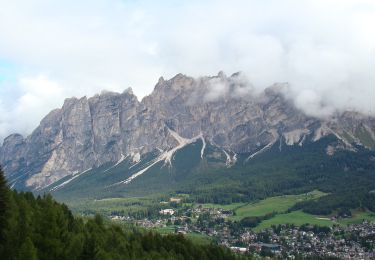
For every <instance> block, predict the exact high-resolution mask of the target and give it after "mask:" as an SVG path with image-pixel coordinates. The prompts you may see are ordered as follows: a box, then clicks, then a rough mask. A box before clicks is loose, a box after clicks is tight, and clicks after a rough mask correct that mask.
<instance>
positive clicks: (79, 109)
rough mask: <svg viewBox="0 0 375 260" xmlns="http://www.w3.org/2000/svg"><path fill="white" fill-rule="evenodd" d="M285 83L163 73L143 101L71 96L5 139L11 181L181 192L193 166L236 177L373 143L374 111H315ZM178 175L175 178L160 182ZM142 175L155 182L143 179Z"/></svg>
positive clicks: (2, 152)
mask: <svg viewBox="0 0 375 260" xmlns="http://www.w3.org/2000/svg"><path fill="white" fill-rule="evenodd" d="M287 89H288V84H285V83H283V84H274V85H273V86H270V87H269V88H267V89H265V90H264V91H262V92H261V93H259V92H256V91H254V90H253V89H252V88H251V87H249V84H248V83H247V82H246V81H244V79H243V77H242V74H241V73H235V74H233V75H231V76H230V77H228V76H226V75H225V74H224V73H223V72H220V73H219V74H218V75H216V76H212V77H200V78H192V77H189V76H185V75H182V74H178V75H176V76H175V77H173V78H171V79H170V80H164V79H163V78H160V79H159V81H158V83H157V84H156V86H155V88H154V90H153V92H152V93H151V94H150V95H149V96H146V97H144V98H143V99H142V100H141V101H139V100H138V99H137V97H136V96H135V95H134V94H133V93H132V90H131V89H127V90H125V91H124V92H123V93H121V94H120V93H113V92H102V93H101V94H98V95H95V96H93V97H90V98H87V97H82V98H75V97H73V98H68V99H66V100H65V102H64V104H63V106H62V107H61V108H59V109H55V110H53V111H51V112H50V113H49V114H48V115H47V116H45V118H43V120H42V121H41V122H40V124H39V126H38V127H37V128H36V129H35V130H34V131H33V132H32V133H31V134H30V135H29V136H27V137H23V136H22V135H20V134H12V135H10V136H8V137H7V138H5V139H4V142H3V145H2V146H1V147H0V164H1V165H2V166H3V169H4V171H5V173H6V177H7V179H8V181H9V183H10V185H11V187H13V188H17V189H20V190H32V191H36V192H38V191H43V192H46V191H47V192H58V191H60V192H62V190H64V192H67V193H69V186H72V185H73V186H74V183H76V188H75V189H70V190H71V192H73V190H75V191H77V190H79V191H82V190H85V189H87V190H96V191H98V192H99V191H100V192H101V193H103V192H104V190H107V191H111V192H112V191H116V192H117V193H118V195H119V196H121V194H125V193H126V192H128V191H129V190H132V188H131V185H132V183H133V182H137V181H138V182H139V183H141V184H142V183H143V184H142V185H143V186H142V185H141V184H139V185H135V186H134V185H133V186H134V188H133V190H134V192H136V193H142V190H143V191H144V192H147V191H150V189H151V190H154V191H157V190H158V189H159V188H160V191H162V190H163V188H162V187H164V186H163V185H162V184H161V183H159V182H165V183H167V185H168V188H171V187H174V188H175V189H177V188H181V187H182V186H178V185H177V186H176V185H175V186H173V185H174V184H176V183H177V184H178V183H179V180H180V182H181V180H185V179H186V178H187V176H189V174H191V172H192V169H193V168H194V171H193V172H194V174H198V175H199V173H202V172H208V171H209V172H215V171H225V172H227V174H231V171H232V170H231V169H233V171H238V172H240V171H241V169H245V168H246V167H247V166H244V165H248V164H249V163H250V164H251V162H252V161H253V160H255V159H257V157H259V156H262V155H264V154H266V153H270V154H271V153H272V154H273V155H274V156H276V157H277V156H287V153H289V152H291V148H293V149H294V151H298V149H299V150H300V151H306V149H307V147H320V148H321V149H320V148H319V149H320V150H319V151H318V153H320V154H319V156H322V158H323V157H324V158H326V159H327V160H328V159H329V158H331V157H334V156H335V155H336V154H337V153H340V152H344V153H345V154H351V155H354V156H355V155H356V154H357V155H358V154H359V153H361V151H362V152H363V151H368V152H370V153H371V152H372V150H374V149H375V119H374V118H373V117H370V116H367V115H364V114H361V113H358V112H355V111H344V112H337V113H335V114H334V115H332V116H330V117H326V118H316V117H313V116H309V115H307V114H305V113H304V112H303V111H302V110H300V109H298V108H297V107H296V106H295V105H294V103H293V101H292V99H290V98H288V95H286V93H287ZM314 145H315V146H314ZM312 149H313V148H312ZM309 151H312V150H309ZM301 156H303V155H302V153H301ZM369 156H370V155H369ZM374 158H375V157H371V156H370V157H368V159H369V161H371V160H374ZM322 160H323V159H322ZM258 163H262V161H260V162H259V160H258ZM306 163H307V162H306ZM340 167H341V166H340ZM343 167H344V166H343ZM155 169H157V170H155ZM189 169H190V170H191V172H190V173H188V172H187V171H189ZM340 169H343V168H340ZM165 172H167V173H165ZM173 173H174V174H175V176H174V177H173V182H168V181H167V180H164V179H163V178H165V177H166V176H168V174H173ZM141 175H148V176H150V179H149V181H148V182H142V178H140V177H141ZM185 175H186V176H185ZM109 176H111V177H109ZM239 178H240V177H239ZM138 179H139V180H138ZM82 180H85V181H82ZM215 181H216V180H215V178H213V179H210V181H209V183H211V182H215ZM83 183H85V185H84V186H82V185H83ZM158 183H159V184H158ZM168 183H169V184H168ZM173 183H174V184H173ZM190 184H192V182H190ZM148 185H149V186H150V187H149V186H148ZM186 185H187V184H186ZM202 185H203V184H202ZM151 186H154V189H152V188H151ZM98 187H101V188H98ZM158 187H159V188H158ZM116 189H117V190H116ZM107 193H108V192H107ZM103 194H106V193H105V192H104V193H103Z"/></svg>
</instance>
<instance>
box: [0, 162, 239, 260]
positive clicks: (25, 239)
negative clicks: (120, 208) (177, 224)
mask: <svg viewBox="0 0 375 260" xmlns="http://www.w3.org/2000/svg"><path fill="white" fill-rule="evenodd" d="M0 239H1V240H0V258H1V259H30V260H31V259H70V260H72V259H236V256H234V255H233V254H232V253H231V252H230V251H229V250H228V249H224V248H222V247H218V246H214V245H208V246H203V245H195V244H193V243H192V242H191V241H190V240H187V239H185V238H184V237H183V236H182V235H168V236H162V235H160V234H155V233H142V232H139V231H137V230H133V231H124V230H122V229H121V228H120V227H119V226H114V225H107V224H105V223H104V221H103V219H102V217H100V216H99V215H97V216H95V218H93V219H82V218H76V217H74V216H73V215H72V213H71V211H70V210H69V209H68V208H67V206H66V205H64V204H59V203H57V202H56V201H54V199H53V198H52V197H51V196H50V195H46V196H42V197H41V196H38V197H37V198H35V197H34V195H33V194H32V193H30V192H28V193H18V192H16V191H11V190H10V189H9V188H8V187H7V185H6V181H5V178H4V175H3V172H2V171H1V169H0Z"/></svg>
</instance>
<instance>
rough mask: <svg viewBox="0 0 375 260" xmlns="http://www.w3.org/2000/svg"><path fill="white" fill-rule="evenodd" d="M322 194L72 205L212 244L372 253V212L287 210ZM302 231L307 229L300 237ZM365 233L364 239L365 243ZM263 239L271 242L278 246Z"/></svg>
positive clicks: (309, 252) (250, 248) (78, 210)
mask: <svg viewBox="0 0 375 260" xmlns="http://www.w3.org/2000/svg"><path fill="white" fill-rule="evenodd" d="M325 195H327V194H326V193H323V192H320V191H317V190H315V191H312V192H309V193H303V194H298V195H282V196H276V197H269V198H266V199H264V200H260V201H258V202H253V203H232V204H228V205H220V204H197V203H191V202H187V203H186V202H185V201H189V196H188V195H186V194H179V195H177V194H175V195H174V196H170V197H166V196H164V195H160V196H159V197H158V196H153V197H140V198H109V199H104V200H94V201H80V202H77V201H76V202H74V203H70V206H71V207H72V209H73V210H75V212H76V213H79V214H82V215H92V214H95V213H97V212H98V213H101V214H103V215H106V216H107V217H108V218H110V219H112V220H113V221H115V222H117V223H120V224H121V223H122V224H126V225H129V224H130V225H135V226H137V227H140V228H145V229H150V230H153V231H156V232H158V233H162V234H169V233H181V234H184V235H185V236H186V237H188V238H190V239H191V240H193V241H194V242H195V243H198V244H208V243H216V244H221V245H225V246H227V247H230V248H232V249H233V250H235V251H236V250H237V251H239V250H240V251H241V250H242V251H246V252H248V253H249V252H251V254H261V253H262V254H265V253H266V252H268V251H270V252H268V253H271V254H281V253H287V254H289V253H290V254H297V253H298V252H302V251H303V252H305V253H306V255H305V256H308V255H320V256H322V254H324V253H328V252H331V253H332V255H331V256H337V257H343V256H345V252H341V251H338V248H343V245H341V244H340V243H344V244H345V248H346V249H345V250H347V251H346V253H347V256H349V252H351V253H353V252H357V253H358V252H360V253H361V254H362V255H363V254H373V253H372V252H373V251H372V250H373V248H374V245H375V243H374V242H375V227H374V225H375V224H374V223H375V215H374V214H372V213H370V212H366V211H363V210H360V209H358V210H352V211H351V212H350V213H351V216H349V215H344V216H342V215H340V214H341V213H339V212H334V213H333V214H331V215H327V216H318V215H312V214H308V213H305V212H303V211H302V210H294V211H291V208H292V207H293V206H294V205H295V204H296V203H299V202H303V201H310V200H316V199H318V198H321V197H322V196H325ZM373 221H374V222H373ZM358 230H359V231H358ZM281 231H282V232H281ZM280 232H281V233H280ZM306 232H310V233H308V234H309V235H308V236H307V237H304V236H305V235H304V234H306ZM323 233H324V236H322V235H323ZM291 234H292V235H291ZM337 234H339V235H337ZM319 236H322V237H319ZM345 236H346V237H345ZM348 237H350V239H348ZM364 237H365V238H366V239H367V240H366V239H365V240H366V241H367V242H363V239H364ZM354 238H356V239H354ZM342 239H344V242H343V241H342ZM353 239H354V240H353ZM318 240H319V241H321V242H317V241H318ZM327 241H328V242H327ZM361 241H362V242H361ZM262 243H266V245H268V244H272V245H273V246H275V248H277V250H276V249H275V248H272V246H271V248H268V247H267V246H264V245H263V244H262ZM303 248H305V249H303ZM262 250H263V251H262ZM267 250H268V251H267ZM358 256H359V255H358Z"/></svg>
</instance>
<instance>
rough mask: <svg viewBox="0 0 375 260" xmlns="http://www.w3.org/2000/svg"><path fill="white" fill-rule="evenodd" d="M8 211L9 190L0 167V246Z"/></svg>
mask: <svg viewBox="0 0 375 260" xmlns="http://www.w3.org/2000/svg"><path fill="white" fill-rule="evenodd" d="M8 209H9V188H8V185H7V181H6V179H5V176H4V173H3V170H2V169H1V166H0V244H1V243H2V242H3V240H4V229H5V227H6V224H7V214H8Z"/></svg>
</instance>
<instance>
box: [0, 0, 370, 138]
mask: <svg viewBox="0 0 375 260" xmlns="http://www.w3.org/2000/svg"><path fill="white" fill-rule="evenodd" d="M220 70H223V71H225V72H226V73H227V74H229V75H230V74H232V73H234V72H237V71H243V72H244V73H245V75H246V77H247V78H248V80H249V81H250V82H251V83H252V84H253V85H254V86H255V87H257V88H259V89H261V88H265V87H267V86H269V85H272V84H273V83H275V82H289V83H290V85H291V93H290V95H292V97H293V98H294V101H295V103H296V105H297V106H298V107H300V108H302V109H304V110H305V111H306V112H307V113H309V114H311V115H316V116H324V115H328V114H330V113H332V112H334V111H335V110H337V109H339V110H343V109H355V110H358V111H361V112H365V113H373V111H375V84H374V82H375V1H373V0H311V1H309V0H303V1H302V0H295V1H288V0H285V1H283V0H275V1H271V0H257V1H251V0H243V1H242V0H238V1H236V0H232V1H229V0H228V1H221V0H218V1H204V0H199V1H198V0H189V1H182V0H176V1H141V0H139V1H136V0H133V1H126V0H122V1H120V0H102V1H100V0H90V1H76V0H75V1H73V0H65V1H51V0H48V1H47V0H24V1H18V0H12V1H9V0H0V139H1V138H3V137H5V136H7V135H8V134H10V133H13V132H19V133H22V134H24V135H27V134H29V133H31V131H32V130H33V129H34V128H35V127H36V126H37V125H38V124H39V121H40V120H41V119H42V118H43V116H44V115H45V114H46V113H48V112H49V111H50V110H51V109H53V108H57V107H60V106H61V105H62V103H63V100H64V99H65V98H66V97H71V96H77V97H80V96H84V95H87V96H91V95H94V94H95V93H99V92H101V90H104V89H105V90H111V91H117V92H122V91H123V90H124V89H126V88H128V87H132V88H133V91H134V93H135V94H136V95H137V96H138V98H139V99H141V98H142V97H143V96H145V95H147V94H150V92H151V91H152V89H153V87H154V85H155V83H156V82H157V80H158V78H159V77H160V76H164V78H170V77H172V76H174V75H175V74H177V73H179V72H181V73H184V74H187V75H191V76H195V77H198V76H203V75H216V74H217V72H218V71H220Z"/></svg>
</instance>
